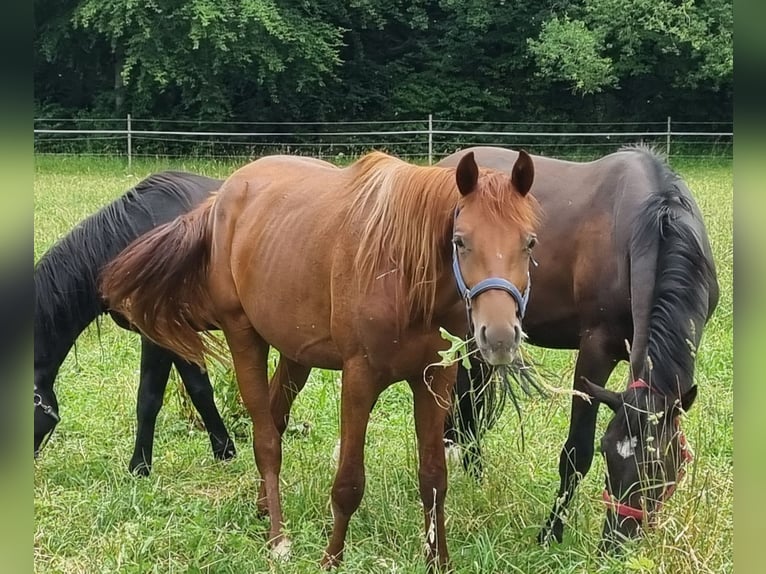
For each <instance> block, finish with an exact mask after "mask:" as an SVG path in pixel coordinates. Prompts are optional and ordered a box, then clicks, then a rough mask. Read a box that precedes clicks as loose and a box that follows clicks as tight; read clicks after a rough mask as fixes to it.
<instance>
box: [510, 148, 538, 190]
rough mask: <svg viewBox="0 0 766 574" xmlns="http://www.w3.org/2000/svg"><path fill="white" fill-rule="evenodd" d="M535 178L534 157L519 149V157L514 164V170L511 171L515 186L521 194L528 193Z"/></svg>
mask: <svg viewBox="0 0 766 574" xmlns="http://www.w3.org/2000/svg"><path fill="white" fill-rule="evenodd" d="M534 180H535V165H534V163H532V158H531V157H530V156H529V154H528V153H527V152H525V151H524V150H523V149H521V150H519V157H517V158H516V163H514V164H513V171H512V172H511V181H512V182H513V186H514V187H515V188H516V189H517V190H518V192H519V193H520V194H521V195H526V194H527V193H528V192H529V190H530V188H531V187H532V182H533V181H534Z"/></svg>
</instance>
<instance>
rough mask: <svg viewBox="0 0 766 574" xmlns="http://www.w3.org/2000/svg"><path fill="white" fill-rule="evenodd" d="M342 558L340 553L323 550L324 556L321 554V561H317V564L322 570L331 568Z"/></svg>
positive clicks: (338, 563) (335, 566) (336, 565)
mask: <svg viewBox="0 0 766 574" xmlns="http://www.w3.org/2000/svg"><path fill="white" fill-rule="evenodd" d="M342 559H343V556H342V554H340V555H338V554H328V553H327V552H325V554H324V556H322V561H321V562H320V563H319V566H320V568H322V570H331V569H333V568H337V567H338V566H339V565H340V563H341V560H342Z"/></svg>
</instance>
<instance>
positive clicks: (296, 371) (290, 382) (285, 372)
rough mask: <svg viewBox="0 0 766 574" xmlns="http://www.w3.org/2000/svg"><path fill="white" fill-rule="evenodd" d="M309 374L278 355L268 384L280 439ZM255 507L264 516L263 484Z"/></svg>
mask: <svg viewBox="0 0 766 574" xmlns="http://www.w3.org/2000/svg"><path fill="white" fill-rule="evenodd" d="M310 373H311V367H304V366H303V365H301V364H299V363H296V362H295V361H291V360H290V359H288V358H286V357H284V356H281V355H280V357H279V364H278V365H277V369H276V370H275V371H274V375H273V376H272V377H271V383H270V384H269V402H270V405H271V416H272V418H273V419H274V424H275V425H276V426H277V431H278V432H279V436H280V437H281V436H282V435H283V434H284V433H285V429H287V423H288V421H289V419H290V410H291V409H292V406H293V402H295V398H296V397H297V396H298V393H300V392H301V390H303V387H304V386H306V380H307V379H308V378H309V374H310ZM257 506H258V511H259V512H260V513H261V514H266V512H267V511H268V509H267V504H266V487H265V484H264V483H261V487H260V489H259V491H258V503H257Z"/></svg>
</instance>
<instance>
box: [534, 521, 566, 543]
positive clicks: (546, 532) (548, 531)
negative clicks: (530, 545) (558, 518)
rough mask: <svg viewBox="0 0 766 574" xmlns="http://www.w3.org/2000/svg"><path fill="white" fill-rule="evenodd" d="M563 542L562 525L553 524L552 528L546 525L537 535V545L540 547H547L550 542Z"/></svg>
mask: <svg viewBox="0 0 766 574" xmlns="http://www.w3.org/2000/svg"><path fill="white" fill-rule="evenodd" d="M562 540H564V525H563V524H560V523H559V524H554V525H553V526H549V525H546V526H545V527H544V528H543V529H542V530H540V532H539V533H538V535H537V543H538V544H540V545H541V546H547V545H549V544H550V543H551V542H557V543H559V544H560V543H561V541H562Z"/></svg>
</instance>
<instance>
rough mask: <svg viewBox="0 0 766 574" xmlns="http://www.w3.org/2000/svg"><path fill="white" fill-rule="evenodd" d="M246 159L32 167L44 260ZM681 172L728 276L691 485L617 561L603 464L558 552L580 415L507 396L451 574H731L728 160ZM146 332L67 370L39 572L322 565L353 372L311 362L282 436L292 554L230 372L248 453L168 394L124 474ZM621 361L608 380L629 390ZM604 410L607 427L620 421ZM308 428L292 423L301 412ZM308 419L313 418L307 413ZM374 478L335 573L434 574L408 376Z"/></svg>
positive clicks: (564, 371) (106, 331) (94, 337)
mask: <svg viewBox="0 0 766 574" xmlns="http://www.w3.org/2000/svg"><path fill="white" fill-rule="evenodd" d="M238 165H240V164H239V163H236V162H233V161H231V162H212V161H211V162H205V161H192V160H146V161H140V162H137V163H135V164H134V165H133V168H132V170H131V171H130V172H128V171H127V169H126V167H125V163H124V161H122V160H117V159H115V160H112V159H93V158H90V159H88V158H78V157H69V158H52V157H38V158H37V159H36V175H35V190H34V191H35V211H34V223H35V258H38V257H40V256H41V255H42V254H43V253H44V252H45V250H46V249H48V248H49V247H50V246H51V245H52V244H53V243H54V242H55V241H56V240H57V239H58V238H60V237H61V236H63V235H64V234H65V233H66V232H68V231H69V230H70V229H71V228H72V227H73V226H74V225H75V224H76V223H77V222H79V221H80V220H82V219H83V218H84V217H86V216H87V215H89V214H91V213H93V212H94V211H96V210H97V209H98V208H100V207H101V206H102V205H104V204H106V203H108V202H109V201H111V200H112V199H114V198H116V197H117V196H118V195H120V194H121V193H123V192H124V191H126V190H127V189H128V188H130V187H132V186H133V185H134V184H136V183H137V182H138V181H140V180H141V179H142V178H143V177H145V176H147V175H149V174H150V173H153V172H156V171H160V170H162V169H171V168H172V169H182V170H189V171H194V172H197V173H203V174H206V175H211V176H218V177H225V176H226V175H228V174H229V173H231V171H233V169H234V168H236V167H237V166H238ZM673 167H674V168H675V169H676V170H677V171H679V173H680V174H681V175H682V176H683V177H684V178H685V180H686V181H687V183H688V184H689V187H690V189H691V190H692V192H693V193H694V194H695V197H696V198H697V200H698V202H699V204H700V207H701V209H702V211H703V213H704V215H705V218H706V224H707V227H708V232H709V234H710V237H711V241H712V244H713V249H714V252H715V257H716V263H717V267H718V273H719V281H720V285H721V301H720V305H719V307H718V309H717V311H716V313H715V315H714V317H713V319H712V321H711V323H709V324H708V327H707V330H706V332H705V335H704V337H703V340H702V344H701V347H700V349H699V351H698V362H697V377H696V379H697V383H698V384H699V386H700V393H699V397H698V399H697V402H696V403H695V405H694V407H693V408H692V409H691V412H690V413H689V414H688V415H687V416H686V418H685V420H684V422H683V424H684V429H685V432H686V434H687V437H688V439H689V441H690V444H691V446H692V448H693V450H694V453H695V461H694V462H693V463H692V465H691V467H690V468H689V469H688V474H687V477H686V479H685V481H684V482H683V483H682V484H681V486H680V487H679V489H678V491H677V493H676V494H675V495H674V496H673V497H672V498H671V499H670V500H669V501H668V503H667V504H666V505H665V507H664V509H663V511H662V513H661V517H660V524H659V527H658V528H657V529H656V530H654V531H651V532H650V533H649V534H648V535H647V536H646V537H645V538H644V539H642V540H641V541H639V542H636V543H632V544H630V545H629V546H628V547H627V549H626V552H625V553H624V554H623V555H622V556H620V557H618V558H614V557H603V556H600V555H599V554H598V552H597V545H598V542H599V538H600V534H601V527H602V522H603V517H604V508H603V505H602V502H601V492H602V489H603V486H604V474H603V473H604V465H603V462H602V460H600V459H599V458H598V457H597V458H596V460H594V464H593V467H592V469H591V472H590V473H589V474H588V475H587V476H586V478H585V480H584V481H583V482H582V484H581V487H580V489H579V490H578V493H577V495H576V497H575V499H574V501H573V504H572V506H571V512H570V517H569V525H568V530H567V533H566V535H565V540H564V542H563V543H562V544H560V545H556V544H554V545H552V546H550V547H547V548H546V547H541V546H539V545H538V544H537V543H536V540H535V537H536V535H537V532H538V529H539V528H540V526H541V525H542V524H543V522H544V520H545V519H546V517H547V515H548V512H549V510H550V505H551V503H552V502H553V496H554V495H555V491H556V488H557V485H558V470H557V466H558V455H559V451H560V448H561V446H562V444H563V441H564V439H565V436H566V429H567V426H568V417H569V402H570V399H569V397H568V396H567V395H553V396H552V397H551V398H548V399H542V398H535V399H526V400H525V401H524V403H523V416H522V421H523V425H524V431H525V438H526V440H525V444H524V447H523V449H522V444H521V442H520V432H519V431H520V423H519V420H518V418H517V416H516V414H515V413H514V412H513V409H512V408H508V409H507V410H506V412H505V413H504V414H503V416H502V418H501V420H500V422H499V423H498V424H497V426H496V427H495V428H494V429H493V430H492V431H491V432H490V433H489V434H488V436H487V438H486V441H485V449H484V450H485V457H486V467H487V468H486V475H485V481H484V483H483V484H481V485H478V484H477V483H476V482H474V481H473V480H472V479H471V478H470V477H469V476H468V475H467V474H465V473H464V472H463V470H462V468H461V467H460V465H457V464H454V465H450V468H449V492H448V495H447V504H446V514H447V540H448V543H449V548H450V552H451V557H452V564H453V566H454V568H455V571H456V572H476V573H478V572H482V573H484V572H493V573H494V572H533V573H537V572H544V573H585V572H588V573H590V572H598V573H602V572H603V573H606V572H615V573H616V572H652V573H655V572H656V573H668V574H679V573H686V572H689V573H691V572H694V573H715V574H720V573H725V572H732V571H733V550H732V548H733V533H734V527H733V462H732V453H733V421H734V417H733V343H732V339H733V337H732V333H733V315H732V252H733V249H732V221H733V217H732V199H733V177H732V163H731V160H730V159H708V160H704V161H703V160H687V161H685V162H675V163H674V165H673ZM139 347H140V345H139V338H138V337H137V336H136V335H135V334H132V333H128V332H126V331H124V330H122V329H119V328H118V327H116V326H115V325H114V324H113V323H112V321H111V320H110V319H106V318H105V319H104V320H103V321H102V322H101V323H100V329H97V328H96V327H95V325H93V326H91V328H89V329H88V330H86V331H85V333H83V335H82V336H81V337H80V339H79V341H78V344H77V346H76V349H74V350H73V351H72V352H71V353H70V356H69V357H68V358H67V360H66V362H65V363H64V365H63V366H62V368H61V371H60V374H59V377H58V381H57V384H56V391H57V393H58V397H59V402H60V411H61V416H62V421H61V423H60V425H59V427H58V429H57V430H56V431H55V432H54V433H53V436H52V439H51V441H50V442H49V444H48V445H47V446H46V448H45V449H44V450H43V452H42V454H41V456H40V458H39V459H38V460H37V461H35V471H34V490H35V494H34V508H35V532H34V559H35V571H36V572H38V573H41V574H42V573H48V572H66V573H75V572H77V573H80V572H83V573H84V572H88V573H90V572H98V573H105V572H121V573H142V574H143V573H146V572H159V573H163V574H164V573H176V572H221V573H237V574H239V573H244V572H284V573H288V572H290V573H291V572H317V571H318V568H317V564H318V561H319V559H320V557H321V555H322V551H323V549H324V546H325V544H326V542H327V539H328V535H329V530H330V527H331V515H330V508H329V496H330V485H331V483H332V479H333V476H334V469H335V467H334V463H333V461H332V458H331V455H332V452H333V449H334V447H335V442H336V438H337V436H338V423H339V373H336V372H331V371H320V370H315V371H314V372H313V373H312V376H311V379H310V380H309V383H308V385H307V387H306V389H305V390H304V392H303V393H302V394H301V395H300V396H299V397H298V400H297V402H296V404H295V408H294V410H293V418H292V422H293V423H294V429H293V430H292V431H290V432H288V434H287V435H286V437H285V442H284V463H283V471H282V488H283V490H282V492H283V504H284V511H285V516H286V519H287V521H288V531H289V532H290V534H291V537H292V540H293V555H292V558H291V559H290V561H289V562H275V561H272V560H271V559H270V558H269V553H268V552H267V549H266V546H265V544H264V541H265V538H264V535H265V532H266V522H265V520H264V519H261V518H258V516H257V513H256V506H255V498H256V493H257V490H258V476H257V471H256V469H255V463H254V460H253V453H252V447H251V442H250V428H249V423H248V422H247V421H246V420H244V418H243V416H242V411H241V409H239V408H238V405H237V403H236V389H235V385H234V383H233V380H232V378H231V375H230V374H229V372H228V371H226V370H225V369H224V367H222V366H218V365H211V374H212V378H213V380H214V385H215V388H216V399H217V402H218V404H219V406H220V407H221V410H222V415H223V418H224V421H225V422H226V423H227V425H228V426H229V428H230V430H231V431H232V432H233V433H235V440H236V442H237V448H238V456H237V457H236V458H235V459H234V460H232V461H230V462H227V463H217V462H215V461H214V460H213V458H212V454H211V451H210V445H209V441H208V439H207V436H206V434H205V433H204V431H202V430H200V429H199V428H198V426H196V425H195V423H194V421H193V420H192V419H190V418H189V416H188V414H187V413H188V407H186V406H185V405H184V404H183V403H182V400H181V395H180V394H179V393H178V392H177V381H178V379H177V377H176V376H175V374H174V375H173V377H174V378H173V380H172V381H171V384H170V385H169V387H168V391H167V395H166V400H165V407H164V409H163V410H162V411H161V413H160V417H159V419H158V423H157V435H156V443H155V448H154V467H153V470H152V474H151V476H150V477H148V478H134V477H132V476H131V475H130V474H128V472H127V465H128V460H129V457H130V454H131V451H132V446H133V438H134V432H135V426H136V422H135V401H136V389H137V385H138V366H139ZM527 349H528V352H529V353H530V354H531V355H532V356H533V357H534V358H535V359H536V360H537V361H539V362H542V363H543V364H544V365H545V367H546V370H548V371H550V372H553V373H556V375H557V377H559V380H558V381H554V382H555V383H556V384H558V386H561V387H565V388H570V386H571V376H572V372H573V367H574V357H575V353H574V352H569V351H551V350H545V349H536V348H533V347H531V346H528V347H527ZM625 376H626V369H625V368H624V367H623V368H620V369H618V370H617V372H615V374H614V375H613V377H612V379H611V380H610V383H609V386H610V388H613V389H617V388H622V386H623V385H624V384H625V383H624V381H625ZM608 415H609V412H608V409H605V408H604V409H601V413H600V414H599V430H598V431H597V437H600V435H601V432H602V430H603V428H604V426H605V424H606V422H607V420H608ZM296 423H297V424H296ZM302 423H305V424H302ZM365 453H366V468H367V488H366V493H365V496H364V499H363V501H362V505H361V507H360V508H359V511H358V512H357V513H356V514H355V516H354V518H353V519H352V521H351V525H350V529H349V535H348V540H347V549H346V556H345V562H344V564H343V565H342V566H341V568H340V570H339V571H340V572H381V573H383V572H386V573H389V572H424V571H425V562H424V559H423V547H424V540H423V518H422V510H421V503H420V497H419V495H418V489H417V470H416V469H417V466H416V460H417V453H416V446H415V432H414V426H413V423H412V401H411V397H410V392H409V389H408V388H407V385H405V384H397V385H394V386H392V387H391V388H390V389H389V390H388V391H386V392H385V393H384V394H383V395H382V396H381V399H380V401H379V403H378V405H377V407H376V409H375V411H374V412H373V414H372V417H371V421H370V427H369V431H368V437H367V447H366V451H365Z"/></svg>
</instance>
